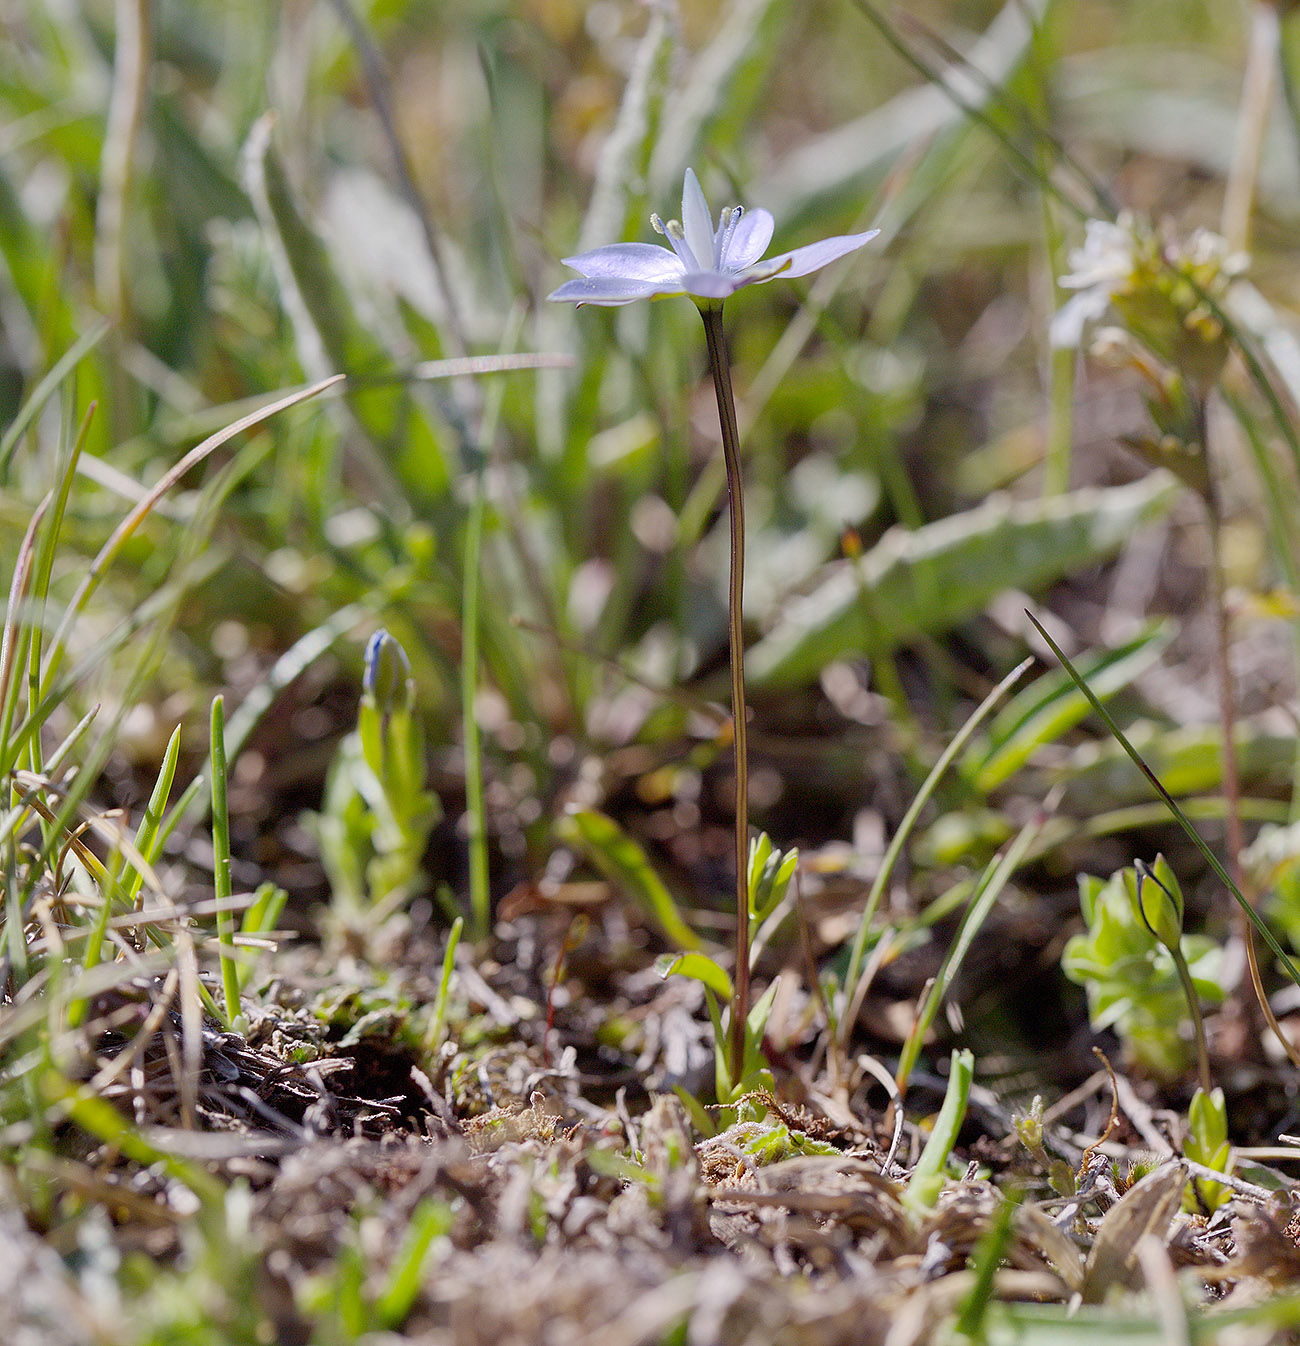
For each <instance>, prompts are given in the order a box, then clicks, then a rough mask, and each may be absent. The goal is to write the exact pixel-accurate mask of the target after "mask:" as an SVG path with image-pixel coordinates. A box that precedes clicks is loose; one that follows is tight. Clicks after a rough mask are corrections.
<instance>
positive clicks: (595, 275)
mask: <svg viewBox="0 0 1300 1346" xmlns="http://www.w3.org/2000/svg"><path fill="white" fill-rule="evenodd" d="M650 223H651V224H652V225H653V226H654V228H655V231H656V232H657V233H660V234H662V235H663V236H664V237H665V238H666V239H667V240H668V242H669V244H670V245H671V246H670V247H667V248H665V247H662V246H661V245H659V244H656V243H610V244H607V245H606V246H605V247H603V248H594V249H593V250H592V251H591V252H584V253H580V254H579V255H578V256H577V257H566V258H565V259H564V265H565V266H571V267H572V268H573V269H574V270H575V271H577V272H579V273H580V274H581V276H582V279H581V280H570V281H566V282H565V283H564V284H563V285H561V286H560V288H559V289H558V290H556V291H555V293H554V294H552V295H550V296H549V297H550V298H551V299H554V300H558V301H560V302H565V301H567V302H569V303H573V304H604V305H607V306H614V305H618V304H631V303H633V302H634V301H636V300H638V299H657V298H659V297H660V296H662V295H671V294H689V295H691V296H692V297H693V298H694V299H696V300H697V301H698V300H704V301H705V302H713V303H720V302H721V301H722V300H724V299H726V298H727V297H728V296H729V295H733V294H735V292H736V291H737V290H739V289H741V288H742V287H743V286H745V285H758V284H760V283H761V282H763V281H767V280H773V279H774V278H775V277H777V276H806V275H808V274H809V272H812V271H819V270H821V268H822V267H824V266H826V265H827V263H829V262H833V261H835V259H836V258H837V257H843V256H845V255H846V254H847V253H850V252H856V251H857V249H858V248H860V247H862V245H863V244H864V243H867V242H868V241H870V240H871V239H873V238H875V236H876V235H877V234H878V233H879V232H880V230H879V229H868V230H867V232H866V233H864V234H841V235H838V236H837V237H834V238H824V239H822V240H821V242H819V243H809V244H808V245H807V247H803V248H795V249H794V251H793V252H783V253H780V254H779V255H778V256H776V257H769V258H768V259H767V260H766V261H762V260H760V259H761V258H762V256H763V253H764V252H765V251H766V249H767V245H768V244H769V243H770V242H771V241H772V229H773V222H772V216H771V215H770V214H769V213H768V212H767V211H766V210H750V211H746V210H745V209H744V208H743V207H741V206H731V207H729V208H727V209H726V210H724V211H723V212H722V214H721V216H720V217H719V219H718V227H717V228H716V229H715V228H714V227H713V219H712V216H711V215H710V214H709V203H708V202H707V201H706V200H705V199H704V192H703V191H702V190H701V188H700V183H699V179H698V178H696V176H695V173H694V171H693V170H692V169H689V168H688V169H687V170H686V180H685V182H684V183H683V184H682V218H681V221H680V222H679V221H677V220H669V221H668V223H667V224H665V223H664V222H663V220H661V219H660V218H659V216H658V215H652V216H651V217H650Z"/></svg>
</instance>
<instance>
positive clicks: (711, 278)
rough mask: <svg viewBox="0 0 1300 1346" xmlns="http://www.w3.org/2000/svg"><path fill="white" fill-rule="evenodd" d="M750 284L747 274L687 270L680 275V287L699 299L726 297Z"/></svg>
mask: <svg viewBox="0 0 1300 1346" xmlns="http://www.w3.org/2000/svg"><path fill="white" fill-rule="evenodd" d="M748 284H750V280H749V278H748V277H747V276H739V275H735V274H733V273H732V272H727V273H726V274H724V273H723V272H721V271H688V272H687V273H686V274H685V275H684V276H683V277H682V289H684V290H685V291H686V293H687V294H693V295H695V296H696V297H697V298H699V299H727V298H729V297H730V296H731V295H733V294H735V293H736V291H737V290H738V289H740V287H741V286H742V285H748Z"/></svg>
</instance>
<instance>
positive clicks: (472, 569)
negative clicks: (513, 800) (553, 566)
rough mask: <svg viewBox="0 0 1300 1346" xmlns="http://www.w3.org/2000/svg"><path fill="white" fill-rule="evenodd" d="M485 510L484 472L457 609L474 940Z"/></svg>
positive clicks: (485, 912) (484, 922) (480, 819)
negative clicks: (480, 587) (480, 631)
mask: <svg viewBox="0 0 1300 1346" xmlns="http://www.w3.org/2000/svg"><path fill="white" fill-rule="evenodd" d="M486 509H487V501H486V498H485V490H484V483H483V476H482V473H479V474H478V475H477V477H476V478H475V488H474V503H473V504H472V505H471V506H470V513H469V520H468V522H467V524H466V528H465V564H464V574H463V579H464V594H463V607H462V609H461V655H460V709H461V722H462V733H463V735H464V739H465V814H466V817H467V819H468V821H469V909H470V917H471V927H470V928H471V929H472V930H473V932H474V938H475V940H484V939H486V938H487V935H488V931H489V929H490V928H491V922H492V912H491V891H490V889H489V877H490V876H489V873H488V849H487V804H486V801H485V799H484V795H483V740H482V736H481V735H480V733H479V728H478V716H477V712H476V708H475V702H476V701H477V699H478V675H479V660H478V643H479V585H480V583H481V579H482V559H483V515H484V511H485V510H486Z"/></svg>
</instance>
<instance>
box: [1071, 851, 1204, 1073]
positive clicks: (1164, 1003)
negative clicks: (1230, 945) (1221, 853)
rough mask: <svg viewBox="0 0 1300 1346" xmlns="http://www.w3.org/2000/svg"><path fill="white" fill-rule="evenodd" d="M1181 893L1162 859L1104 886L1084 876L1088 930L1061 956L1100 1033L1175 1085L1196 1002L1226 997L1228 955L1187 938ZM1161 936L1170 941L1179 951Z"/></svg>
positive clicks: (1081, 894)
mask: <svg viewBox="0 0 1300 1346" xmlns="http://www.w3.org/2000/svg"><path fill="white" fill-rule="evenodd" d="M1178 893H1179V890H1178V887H1177V881H1176V880H1175V879H1174V877H1173V874H1172V872H1171V871H1170V870H1169V867H1168V866H1167V865H1166V864H1165V863H1164V862H1163V860H1157V862H1156V866H1155V867H1154V868H1148V867H1147V866H1145V865H1144V866H1143V867H1142V871H1141V875H1139V871H1138V870H1137V869H1136V868H1135V869H1132V870H1122V871H1120V872H1119V873H1117V874H1114V875H1113V876H1112V877H1111V878H1110V879H1109V880H1108V881H1105V882H1103V881H1102V880H1101V879H1098V878H1094V877H1093V876H1091V875H1081V876H1080V878H1079V902H1080V906H1081V907H1082V910H1083V918H1084V922H1085V923H1086V925H1087V931H1086V933H1084V934H1080V935H1075V936H1073V937H1072V938H1071V939H1070V940H1069V942H1068V943H1067V944H1066V946H1065V950H1064V952H1063V953H1062V955H1061V967H1062V969H1063V971H1064V972H1065V975H1066V976H1067V977H1069V978H1070V980H1071V981H1073V982H1077V983H1078V984H1079V985H1081V986H1082V987H1083V988H1084V989H1085V991H1086V992H1087V995H1088V1016H1089V1019H1090V1020H1091V1023H1092V1026H1093V1028H1094V1029H1103V1028H1113V1029H1114V1030H1115V1032H1116V1033H1117V1034H1118V1035H1119V1038H1120V1041H1121V1042H1122V1043H1123V1044H1124V1050H1125V1053H1126V1054H1127V1055H1128V1057H1129V1058H1130V1059H1131V1060H1132V1061H1134V1062H1136V1063H1137V1064H1139V1065H1140V1066H1141V1067H1142V1068H1143V1069H1145V1070H1147V1071H1149V1072H1150V1073H1151V1074H1153V1075H1155V1076H1156V1077H1158V1078H1160V1079H1176V1078H1177V1077H1178V1076H1179V1075H1181V1074H1182V1073H1183V1072H1184V1071H1185V1070H1186V1068H1187V1066H1188V1065H1189V1064H1190V1060H1191V1052H1190V1051H1189V1043H1188V1040H1187V1038H1186V1036H1185V1034H1184V1031H1183V1030H1184V1028H1185V1026H1186V1023H1187V1018H1188V1013H1189V1010H1188V1005H1189V1003H1190V1001H1189V996H1192V997H1194V998H1195V999H1196V1001H1197V1007H1198V1010H1199V1001H1201V1000H1205V1001H1208V1002H1209V1003H1211V1004H1217V1003H1219V1001H1221V1000H1222V998H1223V988H1222V987H1221V986H1220V985H1219V975H1220V967H1221V964H1222V958H1223V954H1222V950H1221V949H1220V948H1219V947H1218V946H1217V945H1216V944H1215V943H1214V942H1213V941H1212V940H1210V939H1207V938H1206V937H1204V936H1202V935H1182V934H1181V933H1180V932H1181V929H1182V918H1181V896H1180V895H1179V896H1175V894H1178ZM1175 912H1177V916H1176V917H1175ZM1157 930H1159V931H1161V932H1162V933H1163V934H1164V935H1166V936H1169V937H1170V938H1171V941H1172V948H1171V944H1170V943H1166V942H1165V941H1164V940H1162V939H1161V938H1159V937H1158V936H1157V933H1156V931H1157ZM1173 950H1176V951H1177V956H1175V953H1174V952H1173ZM1180 965H1181V970H1180ZM1184 978H1186V979H1184ZM1195 1022H1197V1020H1196V1019H1195V1018H1194V1019H1193V1023H1195Z"/></svg>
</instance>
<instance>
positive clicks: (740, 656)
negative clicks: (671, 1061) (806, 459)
mask: <svg viewBox="0 0 1300 1346" xmlns="http://www.w3.org/2000/svg"><path fill="white" fill-rule="evenodd" d="M700 316H701V317H702V318H703V319H704V337H705V340H706V341H707V342H708V346H709V368H710V369H711V371H712V373H713V389H714V392H716V394H717V397H718V421H719V423H720V424H721V427H722V456H723V460H724V461H725V463H726V465H727V496H728V499H729V501H730V518H731V571H730V576H729V583H728V586H727V632H728V635H729V637H730V655H731V718H732V723H733V725H734V733H735V743H736V989H735V996H734V997H733V999H732V1002H731V1023H730V1025H729V1032H730V1047H731V1051H730V1055H731V1083H732V1084H733V1085H737V1084H739V1083H740V1081H741V1078H742V1077H743V1076H744V1073H745V1024H746V1021H747V1020H748V1018H749V746H748V741H747V733H746V725H745V638H744V632H743V630H742V622H743V619H744V612H743V604H744V596H745V497H744V481H743V479H742V477H741V472H740V432H739V430H738V429H737V428H736V398H735V394H734V393H733V392H732V390H731V365H730V363H729V362H728V360H727V341H726V336H725V335H724V333H723V330H722V304H721V302H716V303H707V302H706V303H702V304H701V305H700Z"/></svg>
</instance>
